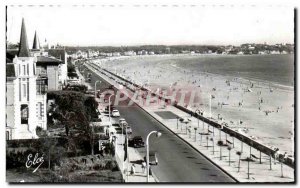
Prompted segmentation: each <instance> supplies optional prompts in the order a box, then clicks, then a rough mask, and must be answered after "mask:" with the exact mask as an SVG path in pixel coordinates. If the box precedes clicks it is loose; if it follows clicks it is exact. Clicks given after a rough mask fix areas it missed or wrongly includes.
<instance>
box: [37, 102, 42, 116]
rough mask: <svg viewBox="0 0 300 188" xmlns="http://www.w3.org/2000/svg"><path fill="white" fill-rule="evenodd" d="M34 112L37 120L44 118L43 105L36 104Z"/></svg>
mask: <svg viewBox="0 0 300 188" xmlns="http://www.w3.org/2000/svg"><path fill="white" fill-rule="evenodd" d="M36 110H37V113H36V114H37V117H38V118H39V119H42V118H43V117H44V104H43V103H41V102H38V103H37V104H36Z"/></svg>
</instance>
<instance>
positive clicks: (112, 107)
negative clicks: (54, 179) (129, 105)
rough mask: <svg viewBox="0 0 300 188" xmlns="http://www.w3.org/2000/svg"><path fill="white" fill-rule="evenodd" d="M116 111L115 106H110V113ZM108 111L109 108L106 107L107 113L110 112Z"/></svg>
mask: <svg viewBox="0 0 300 188" xmlns="http://www.w3.org/2000/svg"><path fill="white" fill-rule="evenodd" d="M115 109H116V108H115V107H114V105H110V111H111V112H112V111H113V110H115ZM108 110H109V106H106V107H105V111H106V112H109V111H108Z"/></svg>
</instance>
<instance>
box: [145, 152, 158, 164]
mask: <svg viewBox="0 0 300 188" xmlns="http://www.w3.org/2000/svg"><path fill="white" fill-rule="evenodd" d="M144 160H145V161H146V160H147V158H146V156H145V157H144ZM149 164H150V165H158V160H157V157H156V152H154V151H150V152H149Z"/></svg>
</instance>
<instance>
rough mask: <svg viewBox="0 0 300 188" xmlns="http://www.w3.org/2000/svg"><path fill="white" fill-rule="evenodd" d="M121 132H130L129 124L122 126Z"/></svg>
mask: <svg viewBox="0 0 300 188" xmlns="http://www.w3.org/2000/svg"><path fill="white" fill-rule="evenodd" d="M123 134H132V129H131V127H130V126H129V125H126V126H124V127H123Z"/></svg>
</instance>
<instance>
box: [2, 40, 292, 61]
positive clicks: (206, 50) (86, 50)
mask: <svg viewBox="0 0 300 188" xmlns="http://www.w3.org/2000/svg"><path fill="white" fill-rule="evenodd" d="M48 45H49V44H48ZM17 47H18V44H12V43H8V46H7V48H8V49H14V48H17ZM62 47H63V46H61V45H59V44H56V45H49V46H48V48H50V49H55V48H56V49H58V48H62ZM63 48H65V50H66V52H67V53H68V55H69V56H71V57H72V58H73V59H80V58H95V57H118V56H136V55H156V54H223V55H224V54H231V55H254V54H260V55H264V54H293V53H294V44H289V43H286V44H283V43H281V44H275V45H270V44H266V43H264V44H255V43H246V44H241V45H240V46H234V45H224V46H217V45H174V46H166V45H143V46H120V47H113V46H100V47H99V46H87V47H80V46H77V47H72V46H65V47H63Z"/></svg>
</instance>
